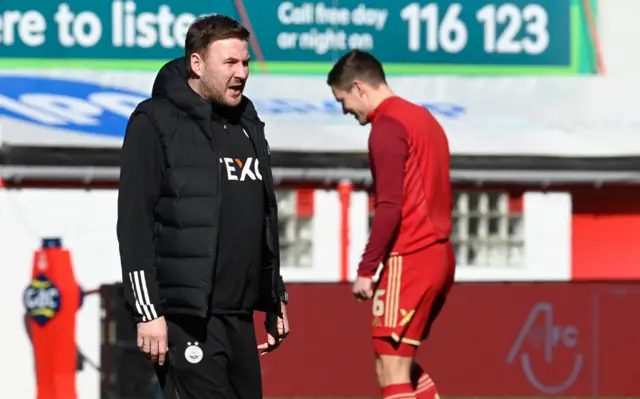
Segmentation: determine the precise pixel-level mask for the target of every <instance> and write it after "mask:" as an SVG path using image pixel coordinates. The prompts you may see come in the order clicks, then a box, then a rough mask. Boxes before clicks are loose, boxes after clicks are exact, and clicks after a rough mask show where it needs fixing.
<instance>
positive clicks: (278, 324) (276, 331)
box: [258, 303, 289, 356]
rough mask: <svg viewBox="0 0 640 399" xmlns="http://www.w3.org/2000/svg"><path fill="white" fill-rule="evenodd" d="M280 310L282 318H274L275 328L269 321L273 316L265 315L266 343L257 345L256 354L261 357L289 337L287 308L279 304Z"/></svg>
mask: <svg viewBox="0 0 640 399" xmlns="http://www.w3.org/2000/svg"><path fill="white" fill-rule="evenodd" d="M281 310H282V317H280V316H278V317H277V318H275V326H273V325H272V323H273V322H270V319H271V318H274V316H273V315H269V314H267V322H266V323H265V325H266V327H267V342H265V343H262V344H260V345H258V352H260V355H261V356H263V355H266V354H267V353H270V352H272V351H273V350H274V349H276V348H277V347H278V346H280V344H281V343H282V340H283V339H285V338H286V337H287V335H289V318H288V317H287V306H286V305H285V304H284V303H283V304H281Z"/></svg>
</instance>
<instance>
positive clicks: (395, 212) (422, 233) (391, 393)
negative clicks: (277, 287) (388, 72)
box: [327, 50, 455, 399]
mask: <svg viewBox="0 0 640 399" xmlns="http://www.w3.org/2000/svg"><path fill="white" fill-rule="evenodd" d="M327 83H328V85H329V86H330V87H331V90H332V92H333V95H334V96H335V98H336V101H338V102H339V103H341V105H342V109H343V112H344V113H345V114H351V115H353V116H354V117H355V118H356V119H357V120H358V122H359V123H360V124H361V125H366V124H369V123H370V124H371V132H370V135H369V164H370V168H371V173H372V176H373V183H374V192H375V212H374V216H373V223H372V227H371V234H370V236H369V241H368V243H367V246H366V248H365V251H364V253H363V255H362V260H361V261H360V265H359V268H358V277H357V278H356V281H355V283H354V285H353V290H352V291H353V294H354V296H355V297H356V299H357V300H359V301H365V300H372V314H371V317H372V319H371V325H372V337H373V344H374V345H373V346H374V350H375V353H376V374H377V379H378V384H379V385H380V388H381V391H382V396H383V398H387V399H391V398H393V399H410V398H418V399H434V398H438V397H439V396H438V390H437V388H436V386H435V384H434V382H433V381H432V380H431V378H430V377H429V375H428V374H427V373H426V372H425V371H424V370H423V369H422V368H421V367H420V365H418V364H417V363H416V362H415V353H416V350H417V348H418V347H419V345H420V344H421V342H422V341H424V340H425V339H427V338H428V335H429V331H430V329H431V326H432V324H433V322H434V321H435V319H436V318H437V316H438V314H439V313H440V311H441V309H442V307H443V305H444V303H445V300H446V297H447V294H448V293H449V290H450V289H451V287H452V285H453V280H454V272H455V256H454V251H453V246H452V244H451V242H450V241H449V235H450V234H451V227H452V215H451V211H452V205H453V204H452V202H453V195H452V189H451V181H450V152H449V144H448V140H447V137H446V135H445V133H444V130H443V129H442V127H441V125H440V124H439V123H438V121H437V120H436V119H435V118H434V117H433V115H431V113H430V112H429V111H428V110H427V109H426V108H424V107H421V106H419V105H416V104H413V103H411V102H409V101H407V100H405V99H402V98H400V97H398V96H396V95H395V94H394V93H393V91H392V90H391V88H390V87H389V86H388V85H387V82H386V78H385V74H384V70H383V68H382V65H381V64H380V62H379V61H378V60H377V59H376V58H375V57H374V56H373V55H371V54H369V53H366V52H363V51H360V50H353V51H351V52H349V53H347V54H346V55H344V56H343V57H342V58H341V59H340V60H339V61H338V62H337V63H336V64H335V65H334V67H333V69H332V70H331V71H330V72H329V76H328V79H327ZM381 264H382V271H381V273H380V277H379V279H378V281H377V282H374V281H373V279H374V276H375V274H376V272H377V270H378V268H379V267H380V265H381Z"/></svg>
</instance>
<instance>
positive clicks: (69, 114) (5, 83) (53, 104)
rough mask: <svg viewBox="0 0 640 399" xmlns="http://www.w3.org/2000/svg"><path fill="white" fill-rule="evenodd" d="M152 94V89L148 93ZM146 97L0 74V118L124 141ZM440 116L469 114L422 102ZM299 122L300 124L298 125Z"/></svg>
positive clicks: (273, 103)
mask: <svg viewBox="0 0 640 399" xmlns="http://www.w3.org/2000/svg"><path fill="white" fill-rule="evenodd" d="M149 89H150V88H149ZM147 97H148V95H146V94H145V93H142V92H140V91H131V90H123V89H117V88H113V87H108V86H105V85H100V84H97V83H92V82H86V81H80V80H71V79H64V78H55V77H38V76H22V75H0V117H8V118H13V119H17V120H22V121H26V122H29V123H35V124H38V125H42V126H45V127H50V128H58V129H66V130H71V131H76V132H82V133H91V134H98V135H106V136H112V137H118V138H121V137H123V136H124V132H125V129H126V125H127V121H128V119H129V116H131V113H132V112H133V110H134V109H135V107H136V106H137V105H138V104H139V103H140V102H141V101H143V100H145V99H146V98H147ZM258 97H259V96H254V97H253V98H252V100H253V102H254V104H255V106H256V109H257V110H258V112H259V113H260V114H262V115H272V116H274V117H277V116H286V117H295V116H301V117H304V118H306V119H304V118H303V119H302V121H305V120H306V121H307V122H306V123H313V124H316V123H318V121H317V120H312V119H308V118H309V117H310V116H319V117H323V118H322V120H323V122H322V123H327V124H329V123H346V122H344V121H347V120H348V119H343V118H339V119H336V118H326V117H327V116H329V117H331V116H333V115H336V116H337V115H339V116H342V109H341V107H340V104H338V103H337V102H336V101H335V100H333V99H323V100H306V99H290V98H258ZM419 103H420V104H421V105H422V106H424V107H425V108H427V109H429V110H430V111H431V112H432V113H433V114H434V115H435V116H436V117H444V118H446V119H457V118H459V117H460V116H461V115H463V114H464V113H465V112H466V110H465V108H464V107H463V106H461V105H459V104H455V103H448V102H424V101H423V102H419ZM296 123H300V120H296Z"/></svg>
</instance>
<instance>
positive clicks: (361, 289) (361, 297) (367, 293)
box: [351, 276, 373, 301]
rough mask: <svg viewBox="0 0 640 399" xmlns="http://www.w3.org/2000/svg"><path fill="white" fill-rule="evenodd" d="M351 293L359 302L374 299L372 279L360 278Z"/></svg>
mask: <svg viewBox="0 0 640 399" xmlns="http://www.w3.org/2000/svg"><path fill="white" fill-rule="evenodd" d="M351 292H352V293H353V295H354V296H355V297H356V299H357V300H358V301H366V300H368V299H371V297H373V281H372V279H371V278H370V277H362V276H358V278H356V281H355V282H354V283H353V288H352V289H351Z"/></svg>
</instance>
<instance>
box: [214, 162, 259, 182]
mask: <svg viewBox="0 0 640 399" xmlns="http://www.w3.org/2000/svg"><path fill="white" fill-rule="evenodd" d="M220 163H221V164H223V165H224V167H225V170H226V171H227V180H235V181H245V180H262V175H261V174H260V162H259V161H258V159H257V158H253V157H249V158H247V159H245V160H241V159H240V158H227V157H224V158H220Z"/></svg>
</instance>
